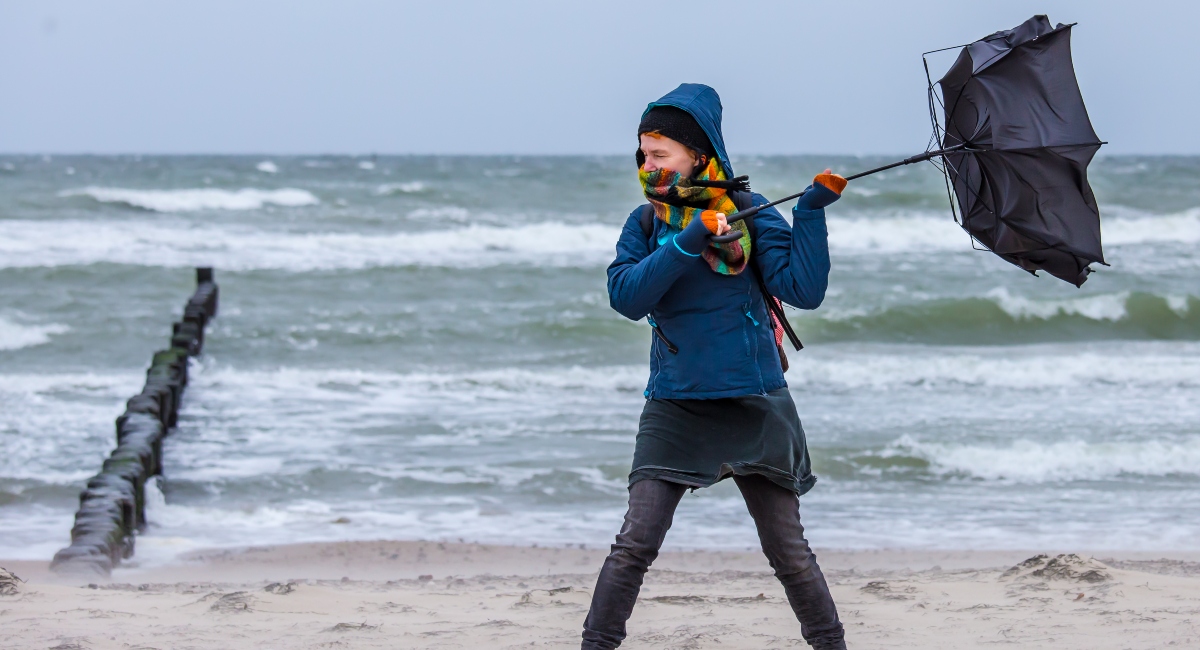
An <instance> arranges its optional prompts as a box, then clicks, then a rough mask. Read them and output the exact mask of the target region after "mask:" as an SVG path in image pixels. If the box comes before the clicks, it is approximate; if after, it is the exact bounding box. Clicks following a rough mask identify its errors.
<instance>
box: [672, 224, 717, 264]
mask: <svg viewBox="0 0 1200 650" xmlns="http://www.w3.org/2000/svg"><path fill="white" fill-rule="evenodd" d="M709 234H710V233H709V231H708V227H707V226H705V225H704V222H703V221H701V220H699V219H694V220H693V221H692V222H691V223H689V224H688V227H687V228H684V229H683V231H682V232H680V233H679V234H677V235H675V237H674V239H673V241H674V242H675V247H676V248H678V249H679V252H681V253H683V254H684V255H687V256H688V257H700V254H701V253H703V252H704V248H705V247H706V246H708V235H709Z"/></svg>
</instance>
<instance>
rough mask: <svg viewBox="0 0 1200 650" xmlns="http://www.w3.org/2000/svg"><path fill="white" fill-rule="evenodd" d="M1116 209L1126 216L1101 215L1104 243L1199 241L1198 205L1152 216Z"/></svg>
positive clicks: (1199, 218) (1122, 244)
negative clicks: (1181, 210)
mask: <svg viewBox="0 0 1200 650" xmlns="http://www.w3.org/2000/svg"><path fill="white" fill-rule="evenodd" d="M1118 213H1119V214H1123V215H1126V216H1121V217H1119V218H1111V219H1109V218H1102V219H1101V222H1100V233H1101V239H1102V240H1103V242H1104V244H1105V245H1106V246H1128V245H1134V244H1150V243H1162V242H1167V243H1171V242H1178V243H1184V244H1194V243H1196V242H1200V208H1192V209H1190V210H1185V211H1183V212H1176V213H1173V214H1165V215H1154V216H1151V215H1145V214H1143V213H1139V212H1133V211H1118Z"/></svg>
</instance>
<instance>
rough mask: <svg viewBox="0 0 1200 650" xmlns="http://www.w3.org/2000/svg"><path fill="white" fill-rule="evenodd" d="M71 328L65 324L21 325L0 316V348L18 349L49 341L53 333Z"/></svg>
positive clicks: (64, 331)
mask: <svg viewBox="0 0 1200 650" xmlns="http://www.w3.org/2000/svg"><path fill="white" fill-rule="evenodd" d="M70 329H71V328H69V327H67V326H66V325H59V324H57V323H50V324H48V325H21V324H19V323H14V322H12V321H10V320H8V319H6V318H2V317H0V350H20V349H21V348H29V347H33V346H35V345H43V344H45V343H49V342H50V337H51V336H53V335H55V334H64V333H66V332H68V331H70Z"/></svg>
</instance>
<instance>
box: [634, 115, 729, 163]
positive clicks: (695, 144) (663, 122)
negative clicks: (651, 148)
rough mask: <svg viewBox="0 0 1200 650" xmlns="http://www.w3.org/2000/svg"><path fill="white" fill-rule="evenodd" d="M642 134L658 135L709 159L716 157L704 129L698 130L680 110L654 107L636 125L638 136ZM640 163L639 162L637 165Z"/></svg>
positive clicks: (692, 120)
mask: <svg viewBox="0 0 1200 650" xmlns="http://www.w3.org/2000/svg"><path fill="white" fill-rule="evenodd" d="M643 133H658V134H659V135H662V136H665V137H668V138H671V139H672V140H674V141H676V142H678V143H680V144H682V145H683V146H685V147H687V148H689V149H692V150H693V151H696V152H697V153H701V154H704V155H706V156H708V157H709V158H712V157H713V156H714V155H716V151H715V150H714V149H713V146H712V142H710V141H709V139H708V135H706V134H705V133H704V129H702V128H700V125H699V124H697V123H696V118H694V117H692V114H691V113H688V112H687V111H685V110H683V109H682V108H675V107H674V106H655V107H654V108H652V109H650V110H649V111H648V112H647V113H646V114H645V115H644V116H642V123H641V124H639V125H638V136H639V137H640V136H641V135H642V134H643ZM639 158H640V156H639ZM640 162H641V161H640V160H639V164H640Z"/></svg>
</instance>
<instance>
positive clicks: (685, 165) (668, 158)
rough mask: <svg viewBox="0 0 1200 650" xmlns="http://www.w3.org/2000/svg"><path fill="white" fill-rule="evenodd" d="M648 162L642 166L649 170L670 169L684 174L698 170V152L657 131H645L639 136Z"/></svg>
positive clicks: (687, 174) (689, 174)
mask: <svg viewBox="0 0 1200 650" xmlns="http://www.w3.org/2000/svg"><path fill="white" fill-rule="evenodd" d="M639 140H640V141H641V144H642V154H644V155H645V156H646V162H645V164H643V165H642V168H643V169H645V170H646V171H648V172H653V171H658V170H660V169H669V170H671V171H673V172H679V173H680V174H682V175H684V176H691V175H692V172H693V171H695V170H696V164H697V163H698V162H699V161H698V160H697V159H696V154H694V153H692V150H691V149H688V148H687V147H685V146H683V145H682V144H680V143H678V142H676V141H675V140H672V139H671V138H668V137H666V136H663V135H659V134H657V133H643V134H642V135H641V137H640V138H639Z"/></svg>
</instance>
